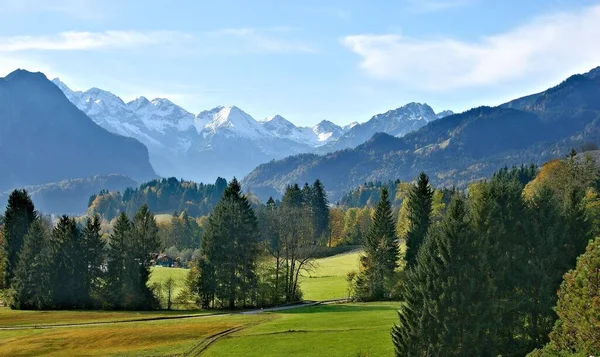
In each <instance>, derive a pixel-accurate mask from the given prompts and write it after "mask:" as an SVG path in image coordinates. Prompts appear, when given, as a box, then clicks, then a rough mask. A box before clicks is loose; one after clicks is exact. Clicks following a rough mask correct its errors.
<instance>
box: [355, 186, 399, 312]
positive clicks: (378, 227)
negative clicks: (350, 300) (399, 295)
mask: <svg viewBox="0 0 600 357" xmlns="http://www.w3.org/2000/svg"><path fill="white" fill-rule="evenodd" d="M364 247H365V255H364V256H363V257H362V258H361V263H362V268H363V273H364V275H365V279H364V280H363V281H364V282H365V283H366V284H368V288H367V289H364V288H362V287H359V289H357V290H361V291H368V295H369V296H367V297H363V299H369V300H381V299H383V298H385V297H387V292H386V283H387V282H389V281H390V280H391V278H392V276H393V274H394V270H395V269H396V268H397V266H398V238H397V237H396V230H395V227H394V219H393V216H392V206H391V204H390V201H389V198H388V191H387V188H385V187H383V188H382V189H381V200H380V201H379V203H378V204H377V206H376V207H375V214H374V217H373V223H372V224H371V226H370V227H369V230H368V232H367V235H366V238H365V242H364Z"/></svg>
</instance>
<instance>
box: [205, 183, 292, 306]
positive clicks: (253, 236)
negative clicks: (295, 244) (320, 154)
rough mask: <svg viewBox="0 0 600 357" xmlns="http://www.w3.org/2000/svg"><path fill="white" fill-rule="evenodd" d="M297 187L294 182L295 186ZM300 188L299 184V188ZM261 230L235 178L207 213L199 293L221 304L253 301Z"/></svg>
mask: <svg viewBox="0 0 600 357" xmlns="http://www.w3.org/2000/svg"><path fill="white" fill-rule="evenodd" d="M296 188H297V186H296ZM298 191H299V188H298ZM259 236H260V232H259V230H258V223H257V220H256V216H255V215H254V211H253V210H252V208H251V207H250V204H249V202H248V199H247V198H246V197H245V196H243V195H242V188H241V186H240V184H239V182H238V181H237V180H236V179H235V178H234V179H233V180H232V181H231V182H230V183H229V186H228V187H227V189H225V192H224V193H223V197H222V198H221V201H220V202H219V203H218V204H217V206H216V207H215V210H214V212H213V214H212V215H211V216H210V217H209V220H208V224H207V227H206V230H205V232H204V235H203V237H202V253H203V258H204V260H203V263H202V265H201V266H199V267H198V268H199V269H202V271H201V272H200V277H201V280H200V281H199V283H198V286H199V288H200V289H207V288H208V289H211V290H210V291H202V290H201V291H200V295H201V296H208V297H212V296H214V297H215V298H216V299H218V300H219V301H220V302H221V304H222V305H225V306H227V307H229V308H232V309H233V308H235V307H236V304H242V305H246V304H252V303H253V301H252V296H253V294H252V293H251V292H252V290H253V289H254V287H255V285H256V276H255V269H256V260H257V258H258V254H259V250H258V242H259Z"/></svg>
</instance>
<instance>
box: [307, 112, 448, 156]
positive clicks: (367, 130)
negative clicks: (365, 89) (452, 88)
mask: <svg viewBox="0 0 600 357" xmlns="http://www.w3.org/2000/svg"><path fill="white" fill-rule="evenodd" d="M451 114H453V113H452V112H451V111H449V110H447V111H443V112H440V113H439V114H436V113H435V112H434V111H433V109H431V107H430V106H429V105H427V104H421V103H409V104H406V105H405V106H402V107H400V108H398V109H394V110H390V111H388V112H385V113H383V114H377V115H375V116H374V117H372V118H371V119H370V120H369V121H367V122H365V123H363V124H355V125H352V126H351V127H349V128H348V130H347V131H346V132H345V133H343V135H341V136H340V137H339V138H338V139H337V140H334V141H332V142H330V143H328V144H327V145H324V146H322V147H320V148H319V149H318V150H316V152H317V153H323V154H324V153H329V152H334V151H337V150H343V149H347V148H354V147H357V146H358V145H360V144H362V143H364V142H365V141H367V140H369V138H371V137H372V136H373V135H375V134H376V133H385V134H389V135H392V136H397V137H402V136H404V135H406V134H408V133H410V132H413V131H415V130H417V129H419V128H421V127H423V126H425V125H426V124H427V123H429V122H432V121H434V120H437V119H439V118H443V117H444V116H448V115H451Z"/></svg>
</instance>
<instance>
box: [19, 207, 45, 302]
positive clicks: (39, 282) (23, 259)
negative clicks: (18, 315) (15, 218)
mask: <svg viewBox="0 0 600 357" xmlns="http://www.w3.org/2000/svg"><path fill="white" fill-rule="evenodd" d="M49 248H50V247H49V245H48V232H47V229H46V227H45V225H44V222H43V221H42V220H41V219H40V218H36V219H35V220H34V221H33V222H32V223H31V226H30V227H29V230H28V233H27V234H26V235H25V239H24V243H23V248H22V249H21V252H20V253H19V261H18V264H17V267H16V269H15V271H14V279H13V286H12V289H11V295H12V303H11V307H12V308H13V309H21V310H25V309H44V308H49V307H51V305H52V286H51V281H50V274H51V269H52V266H51V261H50V260H51V256H50V249H49Z"/></svg>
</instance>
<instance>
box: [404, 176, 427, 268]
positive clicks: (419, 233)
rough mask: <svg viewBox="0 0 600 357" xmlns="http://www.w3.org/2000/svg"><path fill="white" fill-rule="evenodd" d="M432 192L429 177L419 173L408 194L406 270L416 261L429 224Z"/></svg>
mask: <svg viewBox="0 0 600 357" xmlns="http://www.w3.org/2000/svg"><path fill="white" fill-rule="evenodd" d="M432 198H433V190H432V189H431V186H430V185H429V177H428V176H427V175H426V174H425V173H421V174H420V175H419V178H418V179H417V184H416V185H415V186H413V187H412V188H411V190H410V192H409V194H408V206H407V209H408V221H409V227H408V231H407V233H406V255H405V257H404V259H405V260H406V266H407V268H412V267H413V266H414V264H415V262H416V260H417V254H418V252H419V248H420V247H421V244H423V241H424V240H425V236H426V235H427V231H428V230H429V225H430V222H431V203H432Z"/></svg>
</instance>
